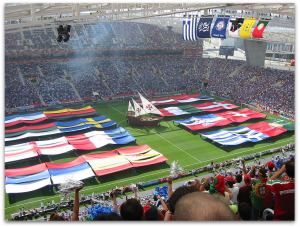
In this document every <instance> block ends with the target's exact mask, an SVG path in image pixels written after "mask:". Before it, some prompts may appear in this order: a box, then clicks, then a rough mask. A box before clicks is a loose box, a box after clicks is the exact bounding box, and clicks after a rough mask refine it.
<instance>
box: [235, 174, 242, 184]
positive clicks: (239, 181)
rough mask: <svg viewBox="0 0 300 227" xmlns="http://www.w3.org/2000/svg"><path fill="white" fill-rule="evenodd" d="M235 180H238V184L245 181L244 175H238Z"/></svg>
mask: <svg viewBox="0 0 300 227" xmlns="http://www.w3.org/2000/svg"><path fill="white" fill-rule="evenodd" d="M235 180H236V182H238V183H241V181H242V180H243V177H242V175H241V174H237V175H236V176H235Z"/></svg>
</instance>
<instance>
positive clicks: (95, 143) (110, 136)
mask: <svg viewBox="0 0 300 227" xmlns="http://www.w3.org/2000/svg"><path fill="white" fill-rule="evenodd" d="M66 138H67V140H68V141H69V143H70V144H71V145H73V147H74V148H75V149H77V150H93V149H97V148H100V147H103V146H105V145H108V144H128V143H130V142H133V141H135V140H136V139H135V138H134V137H133V136H132V135H131V134H130V133H129V132H127V131H126V130H125V129H124V128H122V127H119V128H116V129H112V130H106V131H91V132H87V133H84V134H79V135H73V136H66Z"/></svg>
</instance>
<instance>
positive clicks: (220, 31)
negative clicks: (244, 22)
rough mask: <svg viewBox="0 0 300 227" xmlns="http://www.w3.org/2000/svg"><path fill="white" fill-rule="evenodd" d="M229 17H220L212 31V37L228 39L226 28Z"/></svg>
mask: <svg viewBox="0 0 300 227" xmlns="http://www.w3.org/2000/svg"><path fill="white" fill-rule="evenodd" d="M229 17H230V16H218V18H217V19H216V22H215V24H214V26H213V28H212V31H211V36H212V37H214V38H221V39H226V28H227V24H228V21H229Z"/></svg>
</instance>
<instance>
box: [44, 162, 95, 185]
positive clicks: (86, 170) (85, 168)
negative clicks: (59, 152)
mask: <svg viewBox="0 0 300 227" xmlns="http://www.w3.org/2000/svg"><path fill="white" fill-rule="evenodd" d="M48 170H49V173H50V176H51V180H52V182H53V184H62V183H65V182H66V181H67V180H68V179H73V180H77V181H79V180H83V179H87V178H90V177H93V176H95V174H94V172H93V170H92V169H91V167H90V166H89V164H88V163H86V162H84V163H82V164H79V165H76V166H72V167H67V168H61V169H56V168H55V169H50V168H49V169H48Z"/></svg>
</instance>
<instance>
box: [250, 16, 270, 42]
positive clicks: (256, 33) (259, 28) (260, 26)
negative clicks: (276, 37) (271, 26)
mask: <svg viewBox="0 0 300 227" xmlns="http://www.w3.org/2000/svg"><path fill="white" fill-rule="evenodd" d="M268 23H269V20H260V21H259V22H258V23H257V25H256V27H255V29H254V30H253V32H252V36H253V38H263V32H264V30H265V28H266V27H267V25H268Z"/></svg>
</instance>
